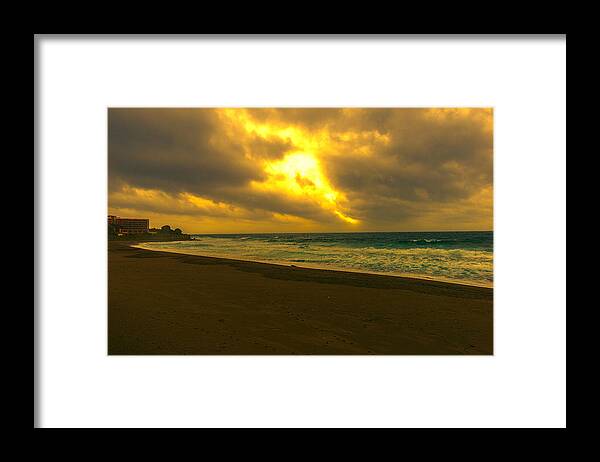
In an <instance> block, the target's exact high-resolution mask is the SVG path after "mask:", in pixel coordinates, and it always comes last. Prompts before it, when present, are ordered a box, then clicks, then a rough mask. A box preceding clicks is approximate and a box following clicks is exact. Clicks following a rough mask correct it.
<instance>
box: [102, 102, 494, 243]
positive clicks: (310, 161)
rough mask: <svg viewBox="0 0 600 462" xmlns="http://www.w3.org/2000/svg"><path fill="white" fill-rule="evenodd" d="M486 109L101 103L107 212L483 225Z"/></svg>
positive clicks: (291, 227) (318, 225) (486, 215)
mask: <svg viewBox="0 0 600 462" xmlns="http://www.w3.org/2000/svg"><path fill="white" fill-rule="evenodd" d="M492 164H493V112H492V109H490V108H431V109H425V108H418V109H408V108H398V109H395V108H373V109H359V108H306V109H296V108H252V109H244V108H215V109H210V108H198V109H180V108H177V109H166V108H161V109H153V108H134V109H128V108H110V109H109V110H108V193H109V195H108V212H109V214H111V215H118V216H120V217H127V218H149V219H150V226H151V227H160V226H162V225H165V224H169V225H171V227H173V228H176V227H178V228H181V229H182V230H183V232H184V233H255V232H256V233H268V232H353V231H467V230H471V231H477V230H491V229H492V218H493V212H492V206H493V189H492V180H493V175H492Z"/></svg>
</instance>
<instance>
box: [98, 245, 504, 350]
mask: <svg viewBox="0 0 600 462" xmlns="http://www.w3.org/2000/svg"><path fill="white" fill-rule="evenodd" d="M131 245H132V243H125V242H109V245H108V354H110V355H264V354H279V355H295V354H324V355H372V354H376V355H489V354H493V312H492V309H493V289H490V288H482V287H472V286H465V285H459V284H451V283H444V282H434V281H425V280H418V279H411V278H402V277H393V276H383V275H374V274H362V273H354V272H343V271H329V270H317V269H308V268H299V267H292V266H280V265H271V264H265V263H255V262H246V261H239V260H228V259H221V258H214V257H201V256H195V255H193V256H192V255H182V254H174V253H166V252H158V251H149V250H144V249H137V248H132V247H131Z"/></svg>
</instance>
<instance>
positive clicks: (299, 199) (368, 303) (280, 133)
mask: <svg viewBox="0 0 600 462" xmlns="http://www.w3.org/2000/svg"><path fill="white" fill-rule="evenodd" d="M106 136H107V146H108V197H107V202H108V204H107V221H108V223H107V238H108V256H107V258H108V287H107V290H108V298H107V299H108V306H107V318H108V323H107V337H108V341H107V346H108V351H107V353H108V355H109V356H112V355H488V356H489V355H493V354H494V335H493V334H494V288H493V286H494V264H493V263H494V223H493V221H494V220H493V216H494V211H493V205H494V188H493V165H494V146H493V139H494V111H493V108H491V107H108V108H107V134H106Z"/></svg>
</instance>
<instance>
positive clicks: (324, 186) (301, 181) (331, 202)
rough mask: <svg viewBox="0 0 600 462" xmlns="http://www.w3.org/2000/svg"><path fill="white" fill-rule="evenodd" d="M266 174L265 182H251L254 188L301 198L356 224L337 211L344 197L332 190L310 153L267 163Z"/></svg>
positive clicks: (353, 219)
mask: <svg viewBox="0 0 600 462" xmlns="http://www.w3.org/2000/svg"><path fill="white" fill-rule="evenodd" d="M265 172H266V173H267V175H268V177H267V180H266V181H265V182H261V183H259V182H253V186H254V187H255V188H258V189H263V190H271V191H276V192H282V193H287V194H290V195H294V196H304V197H305V198H307V199H309V200H312V201H314V202H316V203H317V204H319V205H320V206H321V207H323V208H325V209H327V210H331V212H333V213H334V214H335V215H337V216H338V217H339V218H341V219H342V220H344V221H345V222H347V223H351V224H356V223H358V222H359V220H357V219H356V218H352V217H349V216H347V215H346V214H344V213H343V212H342V211H341V210H340V207H339V205H338V200H340V199H345V198H344V197H343V194H342V193H340V192H338V191H336V190H335V189H333V187H332V186H331V184H330V183H329V181H328V180H327V178H326V177H325V175H324V174H323V172H322V170H321V167H320V165H319V161H318V159H317V158H316V157H315V156H314V155H313V154H309V153H305V152H295V153H291V154H288V155H286V156H285V157H284V158H283V159H282V160H280V161H275V162H267V163H266V164H265Z"/></svg>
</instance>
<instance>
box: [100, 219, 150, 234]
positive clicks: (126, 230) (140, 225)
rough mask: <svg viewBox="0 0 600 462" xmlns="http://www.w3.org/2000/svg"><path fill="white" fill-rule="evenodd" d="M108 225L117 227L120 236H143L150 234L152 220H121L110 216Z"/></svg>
mask: <svg viewBox="0 0 600 462" xmlns="http://www.w3.org/2000/svg"><path fill="white" fill-rule="evenodd" d="M108 224H109V225H115V226H116V227H117V233H118V234H141V233H147V232H148V228H149V227H150V220H149V219H148V218H121V217H117V216H115V215H109V216H108Z"/></svg>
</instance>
